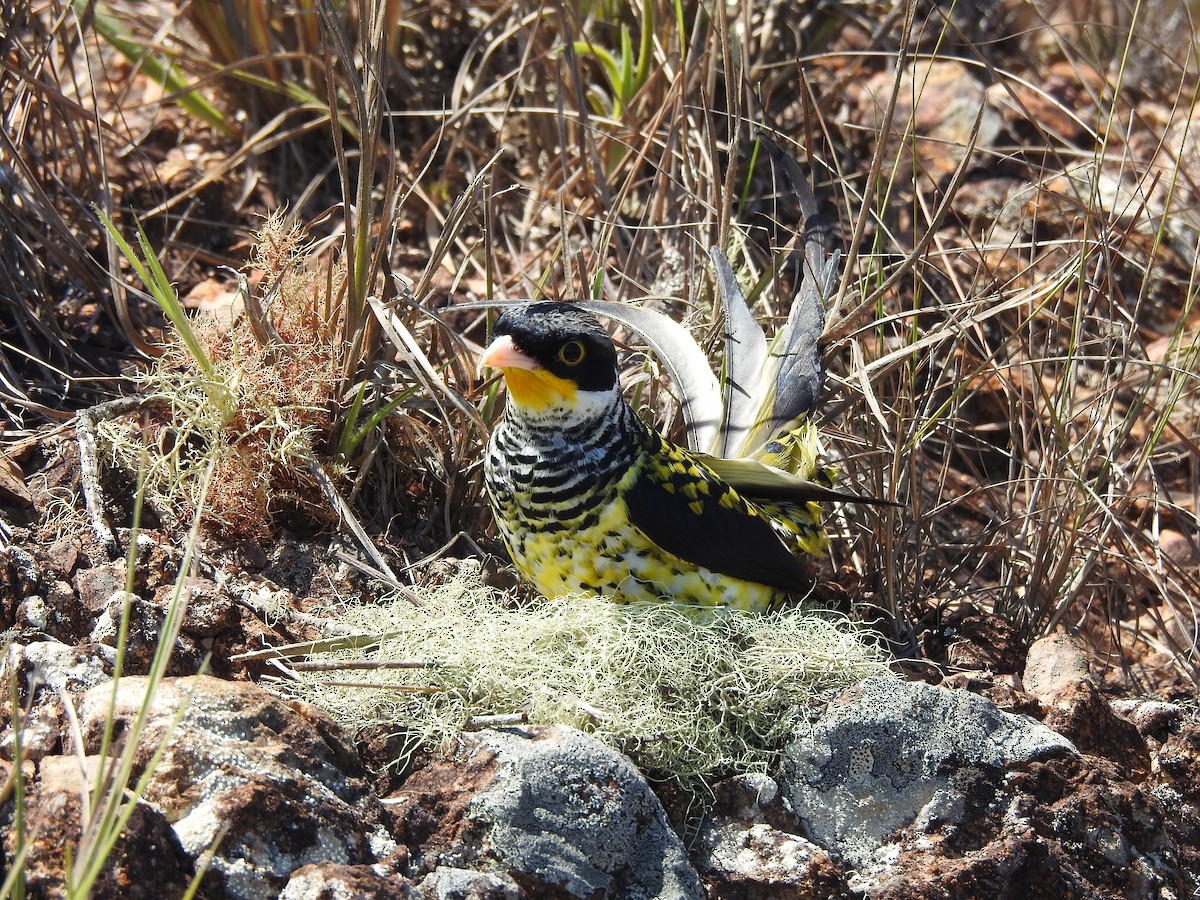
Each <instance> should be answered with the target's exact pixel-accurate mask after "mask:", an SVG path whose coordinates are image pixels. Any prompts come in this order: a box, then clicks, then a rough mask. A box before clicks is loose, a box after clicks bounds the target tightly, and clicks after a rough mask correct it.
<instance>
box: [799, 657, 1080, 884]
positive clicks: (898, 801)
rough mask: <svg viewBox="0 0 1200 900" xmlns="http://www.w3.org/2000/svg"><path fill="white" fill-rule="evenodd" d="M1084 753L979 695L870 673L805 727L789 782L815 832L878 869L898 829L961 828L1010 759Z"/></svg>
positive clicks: (822, 841)
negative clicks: (873, 676)
mask: <svg viewBox="0 0 1200 900" xmlns="http://www.w3.org/2000/svg"><path fill="white" fill-rule="evenodd" d="M1074 752H1075V750H1074V747H1072V745H1071V743H1070V742H1069V741H1067V740H1066V739H1065V738H1063V737H1061V736H1060V735H1057V734H1055V733H1054V732H1053V731H1051V730H1050V729H1048V728H1046V727H1045V726H1044V725H1042V724H1040V723H1038V722H1036V721H1034V720H1033V719H1029V718H1027V717H1025V716H1014V715H1011V714H1009V713H1004V712H1001V711H1000V710H999V709H997V708H996V706H995V705H994V704H993V703H991V702H990V701H988V700H985V699H984V698H982V697H979V696H976V695H974V694H968V693H966V692H964V691H948V690H945V689H942V688H936V687H932V686H930V685H927V684H919V683H917V684H910V683H906V682H902V681H898V680H892V679H887V678H868V679H866V680H865V681H863V682H862V683H861V684H859V685H858V686H857V687H855V688H853V689H851V690H850V691H847V692H846V693H845V694H843V695H842V696H841V697H840V698H839V699H838V701H835V702H834V703H833V704H831V705H830V707H829V708H828V709H827V710H826V711H825V713H824V714H823V715H822V716H821V717H820V718H819V719H818V720H817V721H816V722H815V723H812V724H810V725H808V726H807V727H806V726H801V727H800V728H798V729H797V731H796V734H795V737H794V738H793V740H792V741H791V743H790V744H789V745H788V747H787V748H786V761H785V763H784V768H783V772H782V774H781V778H780V782H781V786H782V787H783V790H784V793H785V795H786V796H787V797H788V798H789V799H790V801H791V803H792V808H793V809H794V811H795V813H796V815H797V816H798V817H799V818H800V819H801V821H802V822H803V823H804V825H805V829H806V832H807V834H808V835H809V837H811V838H812V839H813V840H814V841H815V842H816V843H817V844H819V845H820V846H822V847H824V848H825V849H827V850H829V851H831V852H832V853H834V854H835V855H837V856H840V857H841V858H843V859H844V860H846V861H848V862H849V863H850V864H851V865H852V866H853V867H855V868H858V869H861V870H865V871H870V870H873V869H879V868H885V869H886V868H887V865H888V860H889V859H890V858H892V857H894V855H895V848H894V847H891V846H889V844H890V843H891V841H892V836H893V834H894V833H895V832H897V831H898V830H900V829H906V828H912V829H915V830H917V831H923V830H933V829H935V828H938V827H944V826H947V825H949V826H953V825H957V824H959V823H961V822H963V821H965V820H966V819H968V818H969V817H970V816H971V814H972V813H973V812H974V811H975V810H978V809H980V808H982V807H986V806H988V805H990V804H992V803H995V802H997V791H998V788H999V785H1000V782H1001V780H1002V777H1003V773H1004V770H1005V769H1006V768H1008V767H1009V766H1011V765H1013V764H1017V763H1028V762H1031V761H1033V760H1037V759H1045V758H1048V757H1054V756H1062V755H1067V754H1073V753H1074Z"/></svg>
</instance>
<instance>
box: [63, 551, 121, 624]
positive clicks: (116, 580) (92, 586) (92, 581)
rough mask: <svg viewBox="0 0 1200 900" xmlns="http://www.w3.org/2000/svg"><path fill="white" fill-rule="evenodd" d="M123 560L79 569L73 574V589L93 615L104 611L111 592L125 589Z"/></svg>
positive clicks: (81, 602)
mask: <svg viewBox="0 0 1200 900" xmlns="http://www.w3.org/2000/svg"><path fill="white" fill-rule="evenodd" d="M125 584H126V578H125V561H124V560H118V561H117V562H111V563H108V564H107V565H103V566H94V567H93V568H90V569H81V570H80V571H79V572H78V573H77V574H76V575H75V590H76V591H77V592H78V593H79V602H80V604H81V605H82V606H83V608H84V609H85V610H86V611H87V612H88V613H90V614H91V615H93V616H98V615H100V613H102V612H104V610H105V608H106V607H107V606H108V604H109V600H110V598H111V597H112V596H113V594H116V593H117V592H119V591H124V590H125Z"/></svg>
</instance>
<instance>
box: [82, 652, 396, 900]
mask: <svg viewBox="0 0 1200 900" xmlns="http://www.w3.org/2000/svg"><path fill="white" fill-rule="evenodd" d="M147 687H148V681H147V679H146V678H141V677H128V678H124V679H122V681H121V683H120V685H119V688H118V691H117V697H116V701H115V706H114V709H113V715H114V716H115V718H116V720H117V728H118V733H125V734H129V732H130V730H131V729H132V728H133V724H134V720H135V719H136V717H137V715H138V709H139V707H140V706H141V705H142V702H143V700H144V698H145V694H146V690H147ZM111 693H112V692H111V688H109V687H108V686H102V687H98V688H93V689H92V690H90V691H88V693H87V694H86V695H85V696H84V697H83V699H82V701H81V703H80V705H79V718H80V721H81V726H82V731H83V736H84V743H85V749H86V750H87V751H89V752H95V751H96V750H97V749H98V746H99V738H100V735H101V733H102V730H103V728H104V720H105V717H106V715H107V714H108V712H109V700H110V698H111ZM179 716H181V718H179V721H178V727H177V728H176V727H174V725H175V720H176V718H177V717H179ZM164 742H165V752H164V753H163V756H162V759H161V760H160V761H159V762H158V764H157V766H156V767H155V769H154V772H153V775H152V777H151V780H150V782H149V785H148V787H147V790H146V794H145V797H146V799H147V800H148V801H150V802H152V803H154V804H155V805H156V806H157V807H158V808H159V809H161V810H162V811H163V814H164V815H165V816H166V818H167V820H168V821H170V823H171V824H172V825H173V827H174V831H175V834H177V835H178V838H179V841H180V842H181V844H182V846H183V848H184V850H185V851H186V852H187V853H188V854H189V855H190V856H191V857H192V858H196V857H198V856H199V855H200V854H201V853H203V852H204V851H205V850H207V849H208V848H209V847H210V846H212V845H213V844H214V842H215V841H216V840H217V838H218V837H220V841H219V843H218V844H217V847H216V852H215V855H214V857H213V860H212V863H211V865H210V868H209V873H208V875H207V876H206V878H205V884H206V885H208V884H209V883H210V881H211V882H214V883H216V885H218V886H219V889H220V890H222V891H224V893H225V895H226V896H229V897H236V898H267V897H270V898H274V897H276V896H277V895H278V894H279V891H280V890H281V889H283V888H284V887H285V885H286V884H287V883H288V881H289V880H290V877H291V875H292V873H293V872H295V871H296V870H297V869H299V868H301V867H302V866H305V865H308V864H320V863H328V862H333V863H339V864H344V865H355V864H370V863H374V862H376V861H377V860H378V859H379V858H381V857H383V856H386V855H387V854H388V853H390V852H392V850H394V849H395V844H394V842H393V841H391V839H390V837H388V835H387V834H386V833H385V832H383V830H382V828H381V827H380V824H379V823H380V819H381V811H380V808H379V805H378V801H377V800H376V799H375V798H374V797H373V796H371V795H370V794H369V791H368V789H367V785H366V783H365V781H364V780H363V774H364V773H363V772H362V769H361V764H360V763H359V761H358V757H357V754H356V753H355V751H354V749H353V748H352V747H351V746H350V745H349V744H348V743H347V742H346V741H345V740H344V739H343V738H342V737H341V736H340V733H339V732H338V729H337V727H336V726H335V725H334V724H333V722H332V720H330V719H329V718H328V716H326V715H325V714H324V713H323V712H321V711H319V710H317V709H315V708H314V707H311V706H308V705H307V704H302V703H292V704H287V703H284V702H282V701H280V700H278V699H276V698H275V697H273V696H271V695H270V694H268V693H267V692H266V691H264V690H262V689H261V688H259V687H257V686H255V685H251V684H240V683H233V682H225V681H220V680H218V679H215V678H209V677H205V676H195V677H189V678H177V679H165V680H164V681H162V682H161V683H160V684H159V685H158V688H157V691H156V692H155V695H154V697H153V698H152V700H151V701H150V707H149V711H148V715H147V720H146V727H145V731H144V733H143V735H142V737H141V740H140V742H139V744H138V751H137V758H136V766H135V777H138V775H140V773H141V771H142V769H143V768H144V767H145V766H146V765H147V763H148V762H149V761H150V759H151V757H152V755H153V754H154V752H155V751H156V749H157V748H159V746H160V745H162V744H164Z"/></svg>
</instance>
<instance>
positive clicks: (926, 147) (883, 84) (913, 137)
mask: <svg viewBox="0 0 1200 900" xmlns="http://www.w3.org/2000/svg"><path fill="white" fill-rule="evenodd" d="M893 79H894V76H893V75H892V73H891V72H886V73H884V72H881V73H879V74H878V75H876V76H875V77H873V78H871V79H869V80H868V81H867V83H866V85H865V91H866V99H867V102H866V103H864V104H863V110H862V114H863V115H864V116H865V117H866V118H867V120H869V121H871V122H872V123H878V122H879V119H880V117H881V116H882V115H883V111H884V109H885V108H886V106H887V103H888V99H889V98H890V96H891V94H892V82H893ZM981 109H982V111H983V112H982V116H980V110H981ZM977 118H978V119H979V130H978V133H977V134H976V136H975V149H974V153H975V154H976V155H977V156H979V157H980V158H981V159H982V158H985V157H983V156H982V155H981V154H980V151H985V150H987V149H989V148H991V147H993V146H994V145H995V142H996V139H997V138H998V137H999V135H1000V131H1001V129H1002V128H1003V121H1002V119H1001V117H1000V113H999V111H998V110H997V109H996V107H995V106H994V105H993V100H992V99H991V98H990V97H989V96H988V93H987V91H986V90H985V89H984V86H983V84H982V83H981V82H980V81H979V80H978V79H976V78H975V76H974V75H973V74H972V73H971V72H970V71H969V70H968V69H967V67H966V66H965V65H963V64H962V63H960V62H957V61H945V60H920V61H917V62H913V63H910V64H909V66H908V68H907V69H906V70H905V72H904V74H903V77H902V80H901V83H900V92H899V94H898V95H897V97H896V110H895V114H894V116H893V118H892V129H891V141H890V143H891V145H892V147H893V152H894V153H899V154H902V155H907V154H908V153H909V152H910V151H912V150H913V148H915V152H916V154H917V166H918V169H919V171H920V173H921V175H922V177H923V178H924V179H926V180H927V181H931V182H932V183H933V184H938V183H939V182H941V181H942V180H943V179H944V178H946V177H948V176H949V175H950V174H951V173H952V172H953V171H954V170H955V168H956V167H957V166H958V164H959V163H960V162H961V161H962V159H963V157H964V156H965V155H966V152H967V146H968V142H969V141H970V140H971V133H972V131H973V129H974V128H975V122H976V119H977ZM906 165H907V166H911V165H912V164H911V162H910V163H907V164H906ZM904 168H905V166H901V167H900V168H899V169H897V171H903V170H904Z"/></svg>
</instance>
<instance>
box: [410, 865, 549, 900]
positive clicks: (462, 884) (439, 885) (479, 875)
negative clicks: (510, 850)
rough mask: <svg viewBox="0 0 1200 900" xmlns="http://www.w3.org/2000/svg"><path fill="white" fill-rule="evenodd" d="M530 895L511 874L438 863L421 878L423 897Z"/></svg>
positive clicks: (477, 899)
mask: <svg viewBox="0 0 1200 900" xmlns="http://www.w3.org/2000/svg"><path fill="white" fill-rule="evenodd" d="M525 896H528V895H527V894H525V893H523V892H522V891H521V887H520V885H518V884H517V882H516V881H515V880H513V878H512V877H510V876H508V875H496V874H492V873H489V872H476V871H473V870H471V869H456V868H455V867H454V866H438V867H437V868H436V869H434V870H433V872H432V873H430V875H429V876H428V877H427V878H426V879H425V880H424V881H422V882H421V897H422V898H423V900H521V898H522V897H525Z"/></svg>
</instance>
